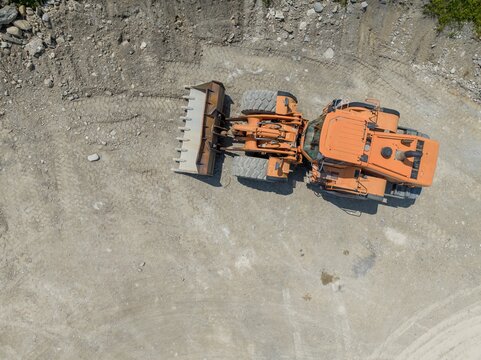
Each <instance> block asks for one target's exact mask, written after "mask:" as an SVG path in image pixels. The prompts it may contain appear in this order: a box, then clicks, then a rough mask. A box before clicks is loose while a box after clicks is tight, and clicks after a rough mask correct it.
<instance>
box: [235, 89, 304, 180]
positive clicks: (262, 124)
mask: <svg viewBox="0 0 481 360" xmlns="http://www.w3.org/2000/svg"><path fill="white" fill-rule="evenodd" d="M229 121H231V122H235V124H233V125H232V127H231V131H232V134H233V136H234V138H235V140H236V141H238V142H242V143H243V144H242V146H241V147H235V146H234V147H231V148H228V149H227V150H229V151H244V152H247V153H252V154H258V155H264V156H268V157H269V161H268V167H267V176H268V177H269V178H270V179H287V177H288V175H289V173H290V172H291V165H297V164H301V163H302V161H303V156H302V152H301V149H300V145H301V144H300V142H301V136H300V134H302V133H303V132H304V129H305V127H306V126H307V123H308V120H306V119H304V118H303V117H302V114H301V113H299V112H298V110H297V102H296V101H295V99H293V98H291V97H289V96H278V98H277V103H276V112H275V114H251V115H246V116H240V117H237V118H231V119H229Z"/></svg>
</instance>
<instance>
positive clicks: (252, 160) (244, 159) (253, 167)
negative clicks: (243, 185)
mask: <svg viewBox="0 0 481 360" xmlns="http://www.w3.org/2000/svg"><path fill="white" fill-rule="evenodd" d="M268 161H269V160H268V159H265V158H257V157H251V156H236V157H235V158H234V159H233V164H232V174H233V175H235V176H237V177H239V178H244V179H253V180H261V181H268V180H267V162H268Z"/></svg>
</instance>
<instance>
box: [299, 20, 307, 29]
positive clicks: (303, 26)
mask: <svg viewBox="0 0 481 360" xmlns="http://www.w3.org/2000/svg"><path fill="white" fill-rule="evenodd" d="M306 28H307V22H305V21H301V22H300V23H299V30H301V31H304V30H306Z"/></svg>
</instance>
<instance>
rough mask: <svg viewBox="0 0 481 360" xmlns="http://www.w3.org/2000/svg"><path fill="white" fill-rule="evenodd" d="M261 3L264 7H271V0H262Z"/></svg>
mask: <svg viewBox="0 0 481 360" xmlns="http://www.w3.org/2000/svg"><path fill="white" fill-rule="evenodd" d="M262 3H263V4H264V6H265V7H271V4H272V0H262Z"/></svg>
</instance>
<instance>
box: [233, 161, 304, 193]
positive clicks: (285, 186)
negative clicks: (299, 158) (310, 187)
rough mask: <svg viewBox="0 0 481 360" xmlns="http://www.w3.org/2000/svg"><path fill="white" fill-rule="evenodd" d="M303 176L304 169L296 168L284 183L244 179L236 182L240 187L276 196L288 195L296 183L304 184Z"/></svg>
mask: <svg viewBox="0 0 481 360" xmlns="http://www.w3.org/2000/svg"><path fill="white" fill-rule="evenodd" d="M305 175H306V169H305V168H304V167H297V168H295V170H294V172H293V173H291V175H290V176H289V178H288V180H287V181H286V182H267V181H259V180H251V179H244V178H238V181H239V182H240V183H241V184H242V185H245V186H248V187H250V188H253V189H256V190H260V191H267V192H273V193H276V194H278V195H290V194H292V193H293V191H294V188H295V187H296V184H297V183H298V182H304V177H305Z"/></svg>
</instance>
